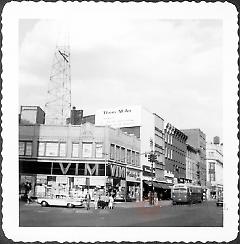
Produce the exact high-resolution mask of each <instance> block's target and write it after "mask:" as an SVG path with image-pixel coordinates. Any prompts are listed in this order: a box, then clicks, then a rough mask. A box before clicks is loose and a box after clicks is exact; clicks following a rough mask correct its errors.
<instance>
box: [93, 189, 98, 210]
mask: <svg viewBox="0 0 240 244" xmlns="http://www.w3.org/2000/svg"><path fill="white" fill-rule="evenodd" d="M98 198H99V197H98V194H97V193H94V196H93V199H94V208H95V209H98Z"/></svg>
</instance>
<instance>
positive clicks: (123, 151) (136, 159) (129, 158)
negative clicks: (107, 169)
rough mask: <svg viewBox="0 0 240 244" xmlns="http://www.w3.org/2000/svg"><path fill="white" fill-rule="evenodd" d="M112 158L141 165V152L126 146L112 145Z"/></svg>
mask: <svg viewBox="0 0 240 244" xmlns="http://www.w3.org/2000/svg"><path fill="white" fill-rule="evenodd" d="M110 159H111V160H114V161H117V162H122V163H127V164H130V165H134V166H140V153H139V152H136V151H134V150H131V149H127V148H124V147H120V146H118V145H115V144H111V145H110Z"/></svg>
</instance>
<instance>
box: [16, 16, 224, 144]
mask: <svg viewBox="0 0 240 244" xmlns="http://www.w3.org/2000/svg"><path fill="white" fill-rule="evenodd" d="M63 33H67V35H69V44H70V48H71V88H72V89H71V91H72V106H76V108H77V109H83V110H84V115H89V114H94V113H95V111H96V110H97V109H101V108H111V107H115V106H121V105H123V104H124V105H126V104H128V105H142V106H144V107H146V108H147V109H148V110H150V111H152V112H154V113H157V114H159V115H160V116H161V117H163V118H164V120H165V122H169V123H171V124H172V125H173V126H175V127H176V128H178V129H187V128H200V129H201V130H202V131H203V132H204V133H205V134H206V136H207V140H208V141H211V140H212V138H213V137H214V136H220V137H222V22H221V21H220V20H217V19H201V20H200V19H199V20H191V19H186V20H184V19H176V20H170V19H169V20H168V19H160V18H159V19H158V18H155V17H154V18H142V19H141V18H139V19H128V18H126V19H119V18H117V17H116V18H111V20H110V21H109V19H108V18H102V19H101V18H99V19H97V18H92V17H91V16H89V17H86V16H85V17H84V19H79V20H78V19H73V20H71V21H69V22H68V23H66V21H65V22H64V24H63V22H59V21H57V20H54V19H21V20H20V21H19V106H21V105H38V106H40V107H41V108H42V109H44V106H45V103H46V101H47V89H48V82H49V77H50V73H51V69H52V62H53V56H54V52H55V48H56V45H57V44H61V42H62V39H63V38H62V36H63Z"/></svg>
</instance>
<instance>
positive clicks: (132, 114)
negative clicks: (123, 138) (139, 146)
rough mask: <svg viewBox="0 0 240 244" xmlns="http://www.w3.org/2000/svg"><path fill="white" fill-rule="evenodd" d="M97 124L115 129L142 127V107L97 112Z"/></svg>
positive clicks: (124, 107) (123, 107)
mask: <svg viewBox="0 0 240 244" xmlns="http://www.w3.org/2000/svg"><path fill="white" fill-rule="evenodd" d="M95 124H96V125H98V126H104V125H109V126H112V127H114V128H120V127H131V126H140V125H141V106H137V105H135V106H121V107H115V108H110V109H99V110H97V111H96V117H95Z"/></svg>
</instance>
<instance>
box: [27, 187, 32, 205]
mask: <svg viewBox="0 0 240 244" xmlns="http://www.w3.org/2000/svg"><path fill="white" fill-rule="evenodd" d="M31 202H32V190H29V191H28V193H27V203H28V204H30V203H31Z"/></svg>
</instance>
